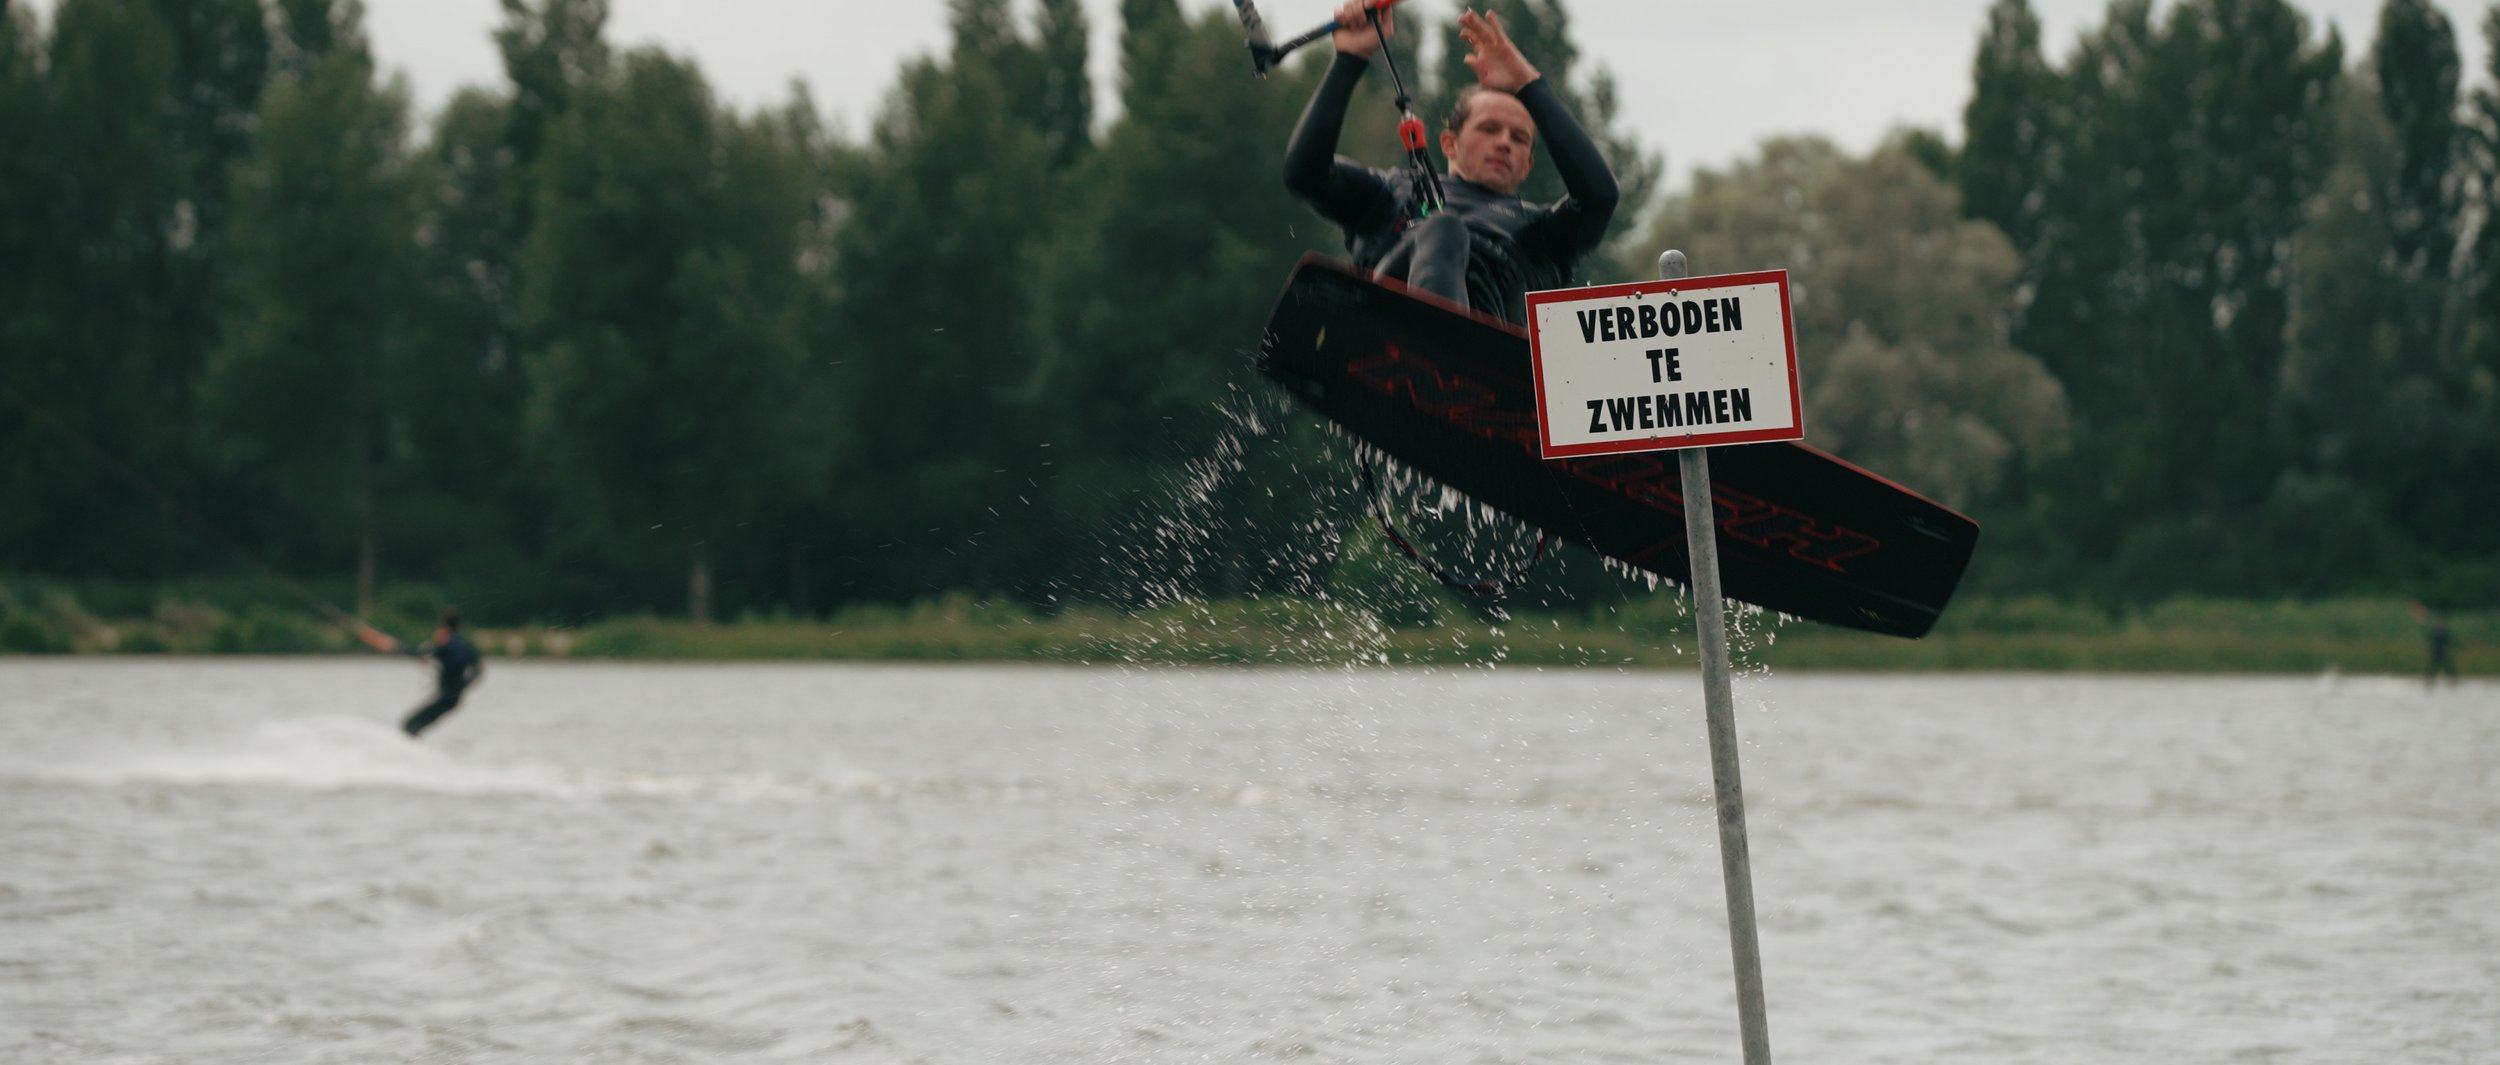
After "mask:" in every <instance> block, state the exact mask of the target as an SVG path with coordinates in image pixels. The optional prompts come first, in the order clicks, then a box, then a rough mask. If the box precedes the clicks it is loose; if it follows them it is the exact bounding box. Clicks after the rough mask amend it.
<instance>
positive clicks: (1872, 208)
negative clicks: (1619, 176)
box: [1623, 139, 2068, 506]
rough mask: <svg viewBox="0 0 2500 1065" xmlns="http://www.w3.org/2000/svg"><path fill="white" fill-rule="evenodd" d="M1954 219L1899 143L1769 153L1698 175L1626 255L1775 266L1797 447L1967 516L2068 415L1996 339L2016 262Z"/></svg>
mask: <svg viewBox="0 0 2500 1065" xmlns="http://www.w3.org/2000/svg"><path fill="white" fill-rule="evenodd" d="M1961 211H1962V206H1961V197H1960V195H1959V194H1958V193H1957V192H1956V191H1955V190H1954V189H1953V187H1952V186H1951V185H1949V184H1946V183H1945V181H1944V180H1943V179H1942V178H1941V177H1939V176H1938V175H1937V174H1936V173H1935V172H1934V171H1932V170H1930V169H1928V168H1927V166H1926V165H1925V164H1924V163H1921V162H1920V161H1919V160H1918V159H1917V158H1916V157H1914V156H1913V155H1912V154H1911V152H1910V151H1909V150H1908V149H1907V148H1906V147H1903V146H1901V145H1897V144H1896V145H1894V146H1892V147H1888V148H1886V149H1885V150H1883V151H1879V152H1877V153H1875V154H1874V155H1873V156H1871V157H1868V158H1865V159H1852V158H1849V157H1847V156H1846V155H1844V154H1842V153H1841V151H1840V150H1839V149H1837V148H1835V147H1833V146H1832V145H1831V144H1830V143H1829V142H1826V141H1822V140H1816V139H1792V140H1775V141H1771V142H1769V143H1767V144H1765V145H1764V146H1763V148H1762V154H1761V156H1760V157H1759V158H1758V159H1754V160H1748V161H1746V162H1743V163H1740V164H1739V165H1738V166H1736V167H1735V168H1734V169H1732V170H1730V171H1728V172H1725V173H1719V172H1714V171H1707V170H1705V171H1702V172H1701V173H1699V174H1697V175H1695V177H1694V181H1693V191H1692V193H1691V194H1690V195H1689V196H1681V197H1675V198H1672V199H1670V200H1669V201H1668V202H1667V204H1666V206H1665V207H1664V209H1663V210H1661V212H1660V216H1659V219H1658V221H1657V222H1656V223H1655V225H1654V226H1653V228H1652V231H1651V232H1650V233H1649V234H1648V236H1647V237H1646V239H1645V240H1644V241H1643V242H1641V243H1640V244H1639V245H1637V246H1638V247H1639V248H1641V249H1643V251H1641V253H1640V255H1641V257H1642V258H1644V259H1645V258H1648V254H1647V252H1646V250H1645V249H1647V248H1651V247H1656V248H1668V247H1676V248H1682V249H1683V250H1684V251H1685V253H1686V255H1687V256H1689V257H1690V258H1691V261H1692V262H1693V264H1694V267H1695V269H1696V270H1697V272H1700V273H1704V274H1724V273H1738V272H1743V271H1749V270H1772V269H1785V270H1788V271H1789V285H1790V290H1791V298H1792V300H1793V309H1794V312H1795V316H1796V318H1795V322H1794V323H1793V324H1794V326H1795V330H1796V338H1797V347H1798V356H1797V357H1798V363H1799V366H1800V371H1801V374H1802V376H1803V378H1804V391H1805V400H1806V426H1807V430H1808V432H1809V433H1810V434H1811V435H1810V439H1811V440H1813V441H1814V442H1815V443H1816V444H1817V445H1819V446H1821V447H1824V448H1827V449H1830V450H1832V451H1833V452H1835V453H1837V454H1839V455H1841V456H1843V457H1846V458H1848V459H1850V460H1852V461H1855V462H1858V463H1860V464H1863V465H1866V466H1868V467H1870V468H1872V469H1877V470H1881V471H1884V473H1885V474H1886V475H1887V476H1890V477H1893V478H1895V479H1897V480H1900V481H1902V482H1903V483H1906V484H1908V485H1910V486H1911V487H1913V488H1917V489H1919V490H1921V491H1923V492H1927V493H1929V494H1931V495H1934V496H1936V497H1937V498H1939V499H1942V500H1944V501H1945V502H1947V503H1949V504H1953V505H1957V506H1967V505H1970V504H1971V503H1972V502H1974V501H1976V500H1979V499H1981V498H1982V497H1984V496H1986V495H1987V494H1988V493H1990V492H1991V491H1993V490H1995V489H1997V488H1998V487H1999V486H2001V485H2002V484H2004V483H2005V482H2006V481H2007V479H2008V478H2009V477H2010V476H2012V475H2014V474H2016V473H2018V472H2019V471H2020V469H2021V468H2022V467H2023V466H2024V465H2026V464H2027V463H2029V462H2034V461H2037V460H2039V459H2040V458H2042V457H2044V456H2047V455H2051V454H2054V453H2056V452H2057V450H2058V449H2059V448H2060V447H2062V446H2063V444H2064V442H2065V439H2066V426H2067V417H2068V415H2067V408H2066V399H2065V394H2064V390H2063V389H2062V388H2060V387H2059V385H2058V383H2057V381H2056V380H2055V379H2054V378H2052V377H2051V376H2049V374H2048V373H2047V371H2046V370H2045V369H2044V368H2043V367H2042V366H2041V365H2040V363H2039V361H2038V360H2036V359H2033V358H2032V357H2031V356H2029V355H2026V354H2024V353H2022V352H2020V351H2017V350H2015V349H2013V348H2012V347H2011V346H2010V345H2008V343H2007V340H2006V337H2007V332H2008V329H2009V323H2008V321H2007V319H2008V314H2009V311H2008V308H2009V307H2010V305H2011V303H2012V300H2013V293H2014V286H2015V283H2016V280H2017V277H2018V275H2019V274H2020V273H2021V270H2022V260H2021V257H2020V256H2018V255H2016V254H2015V252H2014V249H2013V248H2012V246H2011V245H2010V244H2008V243H2007V241H2006V239H2005V236H2004V234H2002V233H2000V232H1999V231H1998V230H1997V229H1996V227H1994V226H1991V225H1989V224H1987V223H1986V222H1980V221H1974V220H1969V219H1966V218H1964V217H1962V213H1961ZM1645 265H1648V264H1647V263H1644V262H1629V261H1628V262H1626V263H1625V264H1623V269H1624V270H1625V272H1627V273H1630V272H1633V271H1635V270H1638V269H1639V268H1641V267H1642V266H1645Z"/></svg>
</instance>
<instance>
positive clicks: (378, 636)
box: [357, 607, 486, 737]
mask: <svg viewBox="0 0 2500 1065" xmlns="http://www.w3.org/2000/svg"><path fill="white" fill-rule="evenodd" d="M357 636H358V638H360V639H362V640H364V641H365V642H366V643H367V644H370V645H372V646H373V648H374V649H376V650H380V651H387V652H391V653H393V654H403V655H408V656H410V657H412V658H430V659H433V660H434V671H435V672H434V701H432V702H429V703H427V704H425V705H424V706H420V707H418V708H417V709H416V710H415V711H414V712H412V713H410V714H409V715H408V719H407V720H406V721H402V722H400V725H399V727H400V729H401V731H404V732H406V733H407V734H408V735H409V736H411V737H415V736H417V735H419V734H421V733H423V732H424V731H425V730H426V729H428V728H431V727H433V725H434V723H435V722H437V721H440V720H442V719H443V715H445V714H449V713H451V712H452V710H453V709H454V708H455V707H458V706H459V705H460V697H461V696H462V695H463V694H466V693H467V692H468V690H469V689H470V688H471V687H473V686H475V685H476V684H477V682H478V680H479V678H481V677H484V676H485V675H486V664H485V662H484V661H483V660H482V659H480V658H479V657H478V653H477V647H476V645H474V644H471V643H470V642H469V640H468V637H465V636H462V635H460V611H459V610H458V609H457V608H454V607H445V608H444V609H443V620H442V624H441V627H439V628H437V629H435V630H434V638H433V639H430V640H427V641H426V642H424V643H422V644H418V645H416V646H414V647H411V646H408V645H407V644H404V643H401V642H400V641H398V640H395V639H392V638H391V637H389V636H386V635H383V634H382V633H380V632H376V631H375V630H373V629H372V628H370V627H367V626H363V625H361V624H360V625H358V632H357Z"/></svg>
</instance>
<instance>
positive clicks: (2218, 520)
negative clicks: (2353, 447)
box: [2015, 0, 2342, 596]
mask: <svg viewBox="0 0 2500 1065" xmlns="http://www.w3.org/2000/svg"><path fill="white" fill-rule="evenodd" d="M2341 61H2342V46H2341V44H2340V42H2339V41H2337V40H2336V39H2335V38H2334V37H2332V36H2331V35H2330V36H2329V37H2328V38H2327V39H2326V40H2325V41H2324V42H2322V43H2320V42H2315V41H2312V40H2311V39H2310V37H2309V34H2308V27H2307V20H2306V19H2304V18H2303V17H2302V16H2301V15H2300V14H2299V13H2298V12H2297V11H2295V10H2293V9H2292V8H2290V7H2289V6H2287V5H2285V4H2283V3H2281V2H2279V0H2190V2H2186V3H2181V4H2179V5H2177V6H2175V7H2173V8H2171V9H2170V10H2169V12H2168V17H2167V18H2166V19H2165V20H2163V21H2162V22H2161V23H2160V24H2159V25H2158V26H2157V25H2156V24H2155V22H2154V20H2153V14H2152V7H2151V5H2150V4H2149V3H2147V2H2145V0H2118V2H2117V3H2114V4H2113V5H2112V6H2111V8H2110V12H2109V21H2108V23H2107V24H2106V25H2105V26H2103V27H2102V28H2100V29H2099V30H2097V31H2094V32H2092V33H2089V34H2087V35H2086V36H2085V39H2084V41H2083V43H2082V45H2081V47H2080V48H2079V49H2078V51H2077V54H2076V55H2075V57H2074V59H2073V60H2072V61H2071V62H2070V64H2069V66H2068V68H2067V70H2066V72H2065V74H2064V76H2063V77H2061V78H2060V79H2059V86H2058V89H2057V93H2058V95H2059V97H2060V100H2061V105H2060V106H2059V107H2058V108H2057V109H2056V111H2054V112H2053V114H2054V116H2055V117H2054V118H2053V119H2052V121H2051V122H2050V123H2049V129H2050V130H2051V142H2050V144H2049V145H2048V146H2047V147H2046V149H2045V150H2044V152H2043V155H2044V156H2045V157H2046V160H2047V161H2046V163H2045V167H2044V169H2045V176H2044V183H2043V190H2042V193H2043V196H2042V199H2043V216H2042V220H2041V226H2040V233H2039V236H2038V238H2037V244H2036V245H2035V246H2034V248H2033V249H2032V250H2031V254H2030V275H2031V277H2032V279H2033V283H2034V285H2035V288H2034V299H2033V300H2032V302H2031V303H2030V305H2029V306H2027V307H2026V308H2025V309H2024V310H2025V313H2024V316H2023V319H2022V322H2021V326H2020V328H2019V329H2018V330H2017V332H2016V335H2015V340H2016V343H2017V345H2018V346H2020V347H2022V348H2023V349H2024V350H2027V351H2032V352H2034V353H2036V354H2037V355H2039V356H2040V358H2041V359H2042V360H2043V361H2044V362H2045V363H2047V365H2048V366H2049V368H2050V370H2051V371H2052V372H2053V373H2055V374H2056V375H2057V376H2058V377H2059V379H2060V380H2061V381H2063V382H2064V383H2065V385H2066V387H2067V390H2068V392H2069V395H2070V396H2071V398H2072V400H2073V402H2074V405H2075V410H2076V415H2077V418H2078V420H2079V421H2080V422H2083V423H2085V424H2089V425H2091V426H2093V427H2094V428H2093V431H2092V432H2091V433H2088V434H2083V435H2081V436H2079V437H2078V440H2077V445H2078V446H2077V447H2076V448H2075V449H2074V450H2073V451H2072V452H2070V453H2069V457H2068V459H2067V460H2066V461H2064V462H2062V463H2060V464H2058V466H2057V468H2056V469H2054V470H2052V471H2050V472H2049V474H2048V475H2047V477H2046V479H2045V480H2044V481H2043V482H2042V485H2041V488H2042V494H2041V499H2042V502H2043V504H2044V505H2045V506H2046V507H2047V508H2048V513H2047V514H2046V516H2045V517H2044V524H2045V525H2047V526H2048V527H2052V528H2055V529H2058V530H2060V532H2059V536H2060V537H2061V538H2062V539H2063V540H2065V541H2066V544H2067V546H2068V547H2069V548H2070V549H2071V550H2072V551H2073V552H2074V553H2075V555H2074V557H2075V558H2076V559H2077V560H2078V564H2079V565H2081V566H2083V567H2085V568H2086V570H2088V573H2087V572H2083V571H2073V572H2064V573H2061V574H2060V576H2059V579H2060V580H2065V581H2091V582H2096V583H2097V585H2098V587H2099V589H2100V590H2101V591H2103V592H2105V593H2108V594H2111V595H2120V596H2123V595H2159V594H2167V593H2171V592H2176V591H2179V590H2182V589H2183V588H2194V589H2200V590H2206V591H2214V592H2234V591H2238V592H2244V591H2247V590H2248V589H2249V588H2250V587H2252V582H2261V581H2262V580H2263V576H2262V563H2261V562H2259V561H2257V560H2256V559H2254V558H2253V557H2252V559H2251V560H2250V564H2249V568H2246V569H2239V570H2233V569H2231V568H2229V567H2224V566H2217V565H2211V564H2205V563H2202V562H2197V563H2191V562H2190V561H2189V560H2191V559H2193V558H2195V557H2196V553H2195V552H2194V551H2192V550H2191V545H2194V544H2200V543H2211V542H2213V541H2215V540H2217V539H2221V538H2224V537H2228V536H2231V535H2233V534H2234V532H2235V531H2236V530H2237V529H2238V528H2239V527H2240V526H2241V525H2243V524H2245V521H2246V517H2247V515H2249V514H2251V513H2253V512H2254V511H2255V509H2256V508H2257V507H2258V506H2259V505H2260V504H2261V502H2262V500H2263V499H2264V498H2265V496H2266V494H2267V493H2268V491H2269V490H2270V488H2271V486H2272V484H2273V482H2274V480H2275V477H2274V475H2275V472H2276V471H2277V469H2278V468H2279V466H2280V463H2279V461H2278V459H2277V457H2276V451H2277V448H2278V446H2279V445H2278V444H2277V443H2276V438H2275V437H2274V436H2272V435H2271V433H2270V432H2269V430H2270V428H2271V423H2272V419H2273V411H2274V408H2275V402H2274V401H2275V398H2276V394H2277V388H2278V385H2279V382H2280V381H2281V377H2282V372H2283V365H2284V355H2285V351H2286V350H2287V346H2288V345H2287V343H2286V341H2287V337H2288V329H2289V326H2290V313H2291V309H2290V288H2289V264H2287V263H2286V262H2285V260H2284V256H2285V255H2286V253H2287V252H2288V250H2289V249H2290V247H2291V244H2292V238H2293V236H2294V235H2295V234H2296V233H2297V232H2298V230H2299V228H2300V227H2301V225H2302V223H2303V222H2304V220H2305V211H2306V210H2307V208H2308V207H2309V205H2310V203H2311V199H2312V197H2313V196H2314V195H2315V194H2316V192H2317V190H2318V188H2319V187H2320V185H2321V183H2322V182H2323V180H2324V177H2325V171H2326V160H2327V153H2328V151H2329V139H2328V132H2329V130H2330V128H2331V126H2330V123H2328V122H2327V121H2326V118H2327V110H2326V109H2327V105H2328V103H2329V100H2330V95H2331V90H2332V87H2333V85H2334V84H2335V81H2336V79H2337V76H2338V66H2339V64H2340V63H2341ZM2189 457H2192V459H2191V458H2189ZM2044 572H2045V570H2044Z"/></svg>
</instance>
